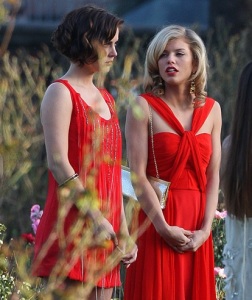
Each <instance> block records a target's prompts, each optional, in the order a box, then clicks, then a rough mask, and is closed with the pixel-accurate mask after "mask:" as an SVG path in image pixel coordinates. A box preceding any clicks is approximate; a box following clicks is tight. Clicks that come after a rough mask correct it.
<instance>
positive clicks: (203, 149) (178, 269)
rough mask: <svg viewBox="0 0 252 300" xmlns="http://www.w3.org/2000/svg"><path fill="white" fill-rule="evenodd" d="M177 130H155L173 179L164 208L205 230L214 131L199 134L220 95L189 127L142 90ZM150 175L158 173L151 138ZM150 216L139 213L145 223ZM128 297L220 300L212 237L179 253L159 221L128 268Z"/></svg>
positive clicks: (176, 219) (161, 165)
mask: <svg viewBox="0 0 252 300" xmlns="http://www.w3.org/2000/svg"><path fill="white" fill-rule="evenodd" d="M141 96H142V97H144V98H145V99H146V101H147V102H148V103H149V105H150V106H151V108H152V109H154V110H155V111H156V112H157V113H158V114H159V115H160V116H161V117H162V118H163V119H164V120H165V121H166V122H167V123H168V124H169V125H170V126H171V127H172V128H173V129H174V131H175V132H176V133H172V132H160V133H156V134H154V137H153V138H154V151H155V156H156V160H157V165H158V171H159V176H160V178H161V179H164V180H167V181H170V182H171V186H170V191H169V196H168V200H167V206H166V208H165V209H164V210H163V213H164V216H165V219H166V221H167V223H168V224H169V225H176V226H181V227H183V228H184V229H187V230H196V229H199V228H200V226H201V223H202V220H203V217H204V210H205V203H206V194H205V192H206V169H207V166H208V163H209V161H210V157H211V153H212V148H211V146H212V145H211V135H210V134H208V133H204V132H203V133H199V134H198V131H199V130H200V128H201V127H202V125H203V124H204V122H205V120H206V118H207V117H208V115H209V112H210V111H211V109H212V107H213V104H214V100H213V99H211V98H207V99H206V103H205V104H204V106H202V107H198V108H195V109H194V113H193V119H192V127H191V130H190V131H185V130H184V129H183V127H182V125H181V124H180V122H179V121H178V120H177V118H176V117H175V115H174V114H173V112H172V110H171V109H170V108H169V106H168V105H167V104H166V103H165V102H164V101H163V100H162V99H160V98H159V97H156V96H153V95H152V94H143V95H141ZM148 148H149V149H148V164H147V174H149V175H152V176H155V165H154V161H153V154H152V149H151V141H150V139H149V146H148ZM145 219H146V215H145V213H144V212H143V211H142V210H141V211H140V213H139V219H138V222H139V226H141V224H143V222H144V221H145ZM124 299H125V300H154V299H155V300H202V299H204V300H214V299H216V293H215V280H214V260H213V244H212V236H210V237H209V239H208V240H207V241H206V242H205V243H204V244H203V245H202V246H201V247H200V248H199V249H198V250H197V251H196V252H195V253H193V252H188V253H184V254H178V253H176V252H174V251H173V250H172V249H171V248H170V247H169V246H168V245H167V244H166V243H165V242H164V240H163V239H162V238H161V237H160V236H159V235H158V234H157V232H156V230H155V228H154V227H153V225H150V226H149V227H148V228H147V230H146V231H145V232H144V233H143V234H142V235H141V236H139V238H138V258H137V261H136V262H135V263H133V264H132V265H131V266H130V268H129V269H128V270H127V273H126V280H125V297H124Z"/></svg>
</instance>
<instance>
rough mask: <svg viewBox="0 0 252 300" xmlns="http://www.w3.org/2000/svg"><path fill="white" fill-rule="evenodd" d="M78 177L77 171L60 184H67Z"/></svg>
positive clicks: (60, 185)
mask: <svg viewBox="0 0 252 300" xmlns="http://www.w3.org/2000/svg"><path fill="white" fill-rule="evenodd" d="M78 177H79V175H78V174H77V173H74V174H73V175H72V176H70V177H68V178H67V179H66V180H65V181H64V182H63V183H61V184H59V187H62V186H63V185H65V184H66V183H68V182H69V181H71V180H75V179H76V178H78Z"/></svg>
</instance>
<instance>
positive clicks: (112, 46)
mask: <svg viewBox="0 0 252 300" xmlns="http://www.w3.org/2000/svg"><path fill="white" fill-rule="evenodd" d="M118 39H119V29H118V28H117V30H116V34H115V36H114V37H113V39H112V40H111V41H110V42H108V43H104V44H101V43H100V42H94V43H93V44H94V47H95V48H96V51H97V53H98V60H97V62H95V65H96V67H97V70H96V71H97V72H103V73H107V72H108V71H109V70H110V68H111V67H112V65H113V61H114V59H115V58H116V57H117V51H116V43H117V41H118Z"/></svg>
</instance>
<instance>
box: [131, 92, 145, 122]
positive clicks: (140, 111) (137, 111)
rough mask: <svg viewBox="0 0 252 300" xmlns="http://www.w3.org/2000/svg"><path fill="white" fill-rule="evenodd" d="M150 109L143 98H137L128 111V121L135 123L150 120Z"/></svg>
mask: <svg viewBox="0 0 252 300" xmlns="http://www.w3.org/2000/svg"><path fill="white" fill-rule="evenodd" d="M148 116H149V107H148V102H147V101H146V100H145V99H144V98H143V97H142V96H137V97H136V99H135V100H134V102H133V103H131V104H130V106H129V108H128V111H127V119H128V120H131V122H132V121H135V122H138V121H143V120H148Z"/></svg>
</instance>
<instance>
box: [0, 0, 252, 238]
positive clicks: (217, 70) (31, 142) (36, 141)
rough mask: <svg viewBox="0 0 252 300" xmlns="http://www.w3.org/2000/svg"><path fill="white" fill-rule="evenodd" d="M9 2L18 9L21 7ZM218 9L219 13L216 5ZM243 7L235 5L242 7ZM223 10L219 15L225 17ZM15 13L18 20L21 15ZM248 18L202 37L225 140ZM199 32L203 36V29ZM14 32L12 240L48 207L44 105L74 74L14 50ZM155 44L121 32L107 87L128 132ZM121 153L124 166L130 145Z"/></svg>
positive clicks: (8, 181)
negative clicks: (51, 90)
mask: <svg viewBox="0 0 252 300" xmlns="http://www.w3.org/2000/svg"><path fill="white" fill-rule="evenodd" d="M3 2H4V0H0V24H4V23H5V22H6V16H7V15H8V9H7V8H8V7H7V8H6V7H4V6H3V5H2V4H3ZM5 2H6V1H5ZM9 2H10V3H11V5H14V6H15V5H17V6H18V5H19V3H18V0H17V1H14V0H13V1H11V0H9ZM212 2H213V3H215V5H216V6H215V9H216V14H217V13H218V10H217V8H216V7H217V6H218V3H217V1H212ZM219 2H220V1H219ZM225 2H227V1H225ZM243 2H246V1H243ZM247 2H250V3H251V2H252V1H251V0H249V1H247ZM239 3H240V4H239ZM239 3H238V2H237V5H241V2H239ZM220 6H221V4H219V12H220V11H222V10H221V7H220ZM237 9H238V6H237ZM12 11H14V18H15V10H12ZM237 12H238V10H237ZM243 12H244V16H243V17H244V18H246V19H245V21H246V22H245V21H244V18H241V17H240V16H239V18H238V16H236V18H237V19H238V21H237V24H239V26H238V25H237V26H236V25H235V20H236V18H235V16H234V17H233V19H232V18H231V14H229V15H228V16H226V17H225V16H223V15H222V14H220V13H219V17H218V14H217V15H216V18H214V22H212V24H211V28H210V29H209V30H207V31H206V32H204V33H202V34H201V33H200V35H201V36H202V38H203V39H204V41H205V44H206V47H207V52H208V55H209V62H210V72H209V80H208V86H207V91H208V95H209V96H210V97H212V98H214V99H216V100H217V101H218V102H219V103H220V105H221V108H222V114H223V129H222V139H223V138H224V137H225V136H226V135H227V134H228V131H229V126H230V121H231V116H232V114H233V110H232V107H233V102H234V100H235V97H236V90H237V86H238V78H239V75H240V72H241V70H242V68H243V66H244V65H245V64H246V63H247V62H249V61H250V60H252V48H251V45H250V44H251V39H252V22H251V16H250V19H249V17H248V12H247V10H246V9H245V10H243ZM239 20H243V21H239ZM239 22H243V23H239ZM0 26H1V25H0ZM193 29H195V30H196V31H197V27H195V28H193ZM11 33H12V29H11V28H8V26H7V27H5V30H4V34H7V37H6V38H3V39H1V41H2V42H1V43H2V44H1V45H0V74H1V76H0V223H2V224H4V225H5V226H6V227H7V230H6V233H5V234H6V238H7V240H8V239H11V238H13V237H19V236H20V235H21V234H22V233H26V232H31V225H30V220H29V217H30V208H31V207H32V205H33V204H35V203H38V204H40V206H41V207H42V208H43V205H44V200H45V197H46V191H47V163H46V154H45V148H44V140H43V134H42V128H41V124H40V118H39V109H40V103H41V100H42V98H43V94H44V92H45V90H46V87H47V86H48V84H49V83H51V82H52V81H53V80H54V79H56V78H57V77H59V76H61V74H63V72H64V71H65V70H66V69H67V67H68V64H67V62H66V61H65V59H64V58H62V57H60V56H59V55H58V54H57V53H56V52H55V51H54V50H53V49H51V48H50V45H40V46H39V47H37V48H36V51H30V49H26V48H24V47H19V48H16V49H14V50H13V49H8V43H9V41H10V39H11ZM151 37H152V34H150V33H148V32H146V34H141V36H139V35H136V34H135V33H134V32H133V31H132V30H129V29H127V30H125V31H123V32H122V34H121V38H120V41H119V44H118V54H119V55H118V58H117V60H116V63H115V65H114V67H113V70H112V71H111V72H110V73H109V75H108V76H107V78H106V79H105V81H104V82H103V83H104V85H105V86H106V88H107V89H108V90H109V91H110V92H111V93H112V94H113V96H114V97H115V99H116V103H117V108H118V114H119V118H120V124H121V129H122V132H124V122H125V115H126V110H127V107H128V106H129V105H134V98H135V95H136V94H138V93H140V92H141V91H142V87H141V83H142V75H143V63H144V57H145V51H146V46H147V44H148V42H149V40H150V38H151ZM97 80H98V81H99V79H97ZM123 150H124V152H123V153H124V160H125V159H126V155H125V143H124V144H123Z"/></svg>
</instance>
